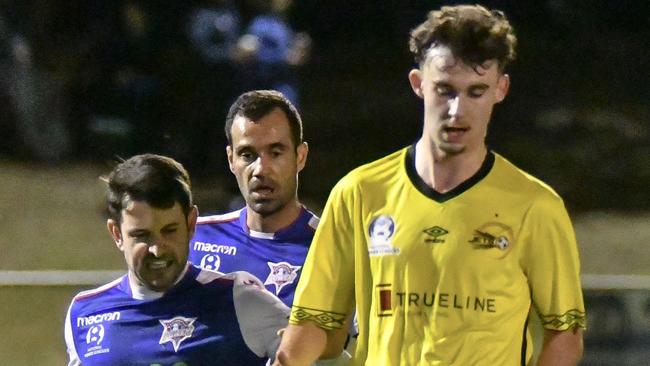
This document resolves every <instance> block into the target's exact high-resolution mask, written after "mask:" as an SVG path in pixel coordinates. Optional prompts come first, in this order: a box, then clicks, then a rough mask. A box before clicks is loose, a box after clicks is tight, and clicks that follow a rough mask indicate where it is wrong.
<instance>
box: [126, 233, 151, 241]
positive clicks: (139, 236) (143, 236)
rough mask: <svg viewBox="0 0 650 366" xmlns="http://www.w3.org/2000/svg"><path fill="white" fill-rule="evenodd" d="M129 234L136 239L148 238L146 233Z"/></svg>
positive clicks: (143, 239)
mask: <svg viewBox="0 0 650 366" xmlns="http://www.w3.org/2000/svg"><path fill="white" fill-rule="evenodd" d="M129 236H130V237H131V238H133V239H135V240H137V241H147V239H148V238H149V235H148V234H131V235H129Z"/></svg>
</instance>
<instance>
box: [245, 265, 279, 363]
mask: <svg viewBox="0 0 650 366" xmlns="http://www.w3.org/2000/svg"><path fill="white" fill-rule="evenodd" d="M234 280H235V285H234V288H233V292H234V293H233V296H234V304H235V313H236V314H237V320H238V322H239V328H240V330H241V333H242V336H243V338H244V342H245V343H246V345H247V346H248V348H249V349H250V350H251V351H253V353H255V354H256V355H257V356H259V357H270V358H273V357H275V352H276V351H277V349H278V346H279V345H280V336H278V331H279V330H280V329H283V328H285V327H286V326H287V320H288V319H289V313H290V309H289V308H288V307H287V306H286V305H285V304H284V303H283V302H282V301H281V300H280V299H279V298H277V297H276V296H275V295H273V294H272V293H270V292H269V291H267V290H266V289H265V288H264V285H263V284H262V283H261V282H260V280H259V279H257V278H256V277H255V276H253V275H251V274H250V273H248V272H235V278H234Z"/></svg>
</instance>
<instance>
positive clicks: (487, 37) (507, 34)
mask: <svg viewBox="0 0 650 366" xmlns="http://www.w3.org/2000/svg"><path fill="white" fill-rule="evenodd" d="M438 45H445V46H447V47H449V48H450V49H451V51H452V53H453V55H454V57H458V58H459V59H460V60H461V61H463V62H464V63H466V64H467V65H470V66H472V67H474V68H476V67H477V66H480V65H483V64H484V63H485V61H487V60H491V59H496V60H497V62H498V63H499V65H498V66H499V70H500V71H503V70H504V69H505V67H506V66H507V65H508V64H509V63H510V62H512V61H514V59H515V56H516V53H515V47H516V45H517V37H516V36H515V34H514V30H513V28H512V26H511V25H510V22H509V21H508V19H507V18H506V16H505V14H504V13H503V12H502V11H500V10H488V9H486V8H484V7H483V6H480V5H457V6H443V7H442V8H441V9H440V10H434V11H431V12H429V14H428V15H427V20H426V21H425V22H424V23H422V24H420V25H419V26H417V27H416V28H415V29H413V30H412V31H411V39H410V41H409V48H410V50H411V53H412V54H413V55H414V58H415V62H417V63H418V64H420V66H422V65H423V64H424V62H426V58H427V52H428V51H429V50H430V49H431V47H435V46H438Z"/></svg>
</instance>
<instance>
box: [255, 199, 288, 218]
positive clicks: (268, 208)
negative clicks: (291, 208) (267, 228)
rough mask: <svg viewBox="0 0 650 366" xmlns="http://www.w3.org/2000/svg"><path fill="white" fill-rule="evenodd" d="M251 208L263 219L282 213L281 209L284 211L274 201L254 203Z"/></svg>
mask: <svg viewBox="0 0 650 366" xmlns="http://www.w3.org/2000/svg"><path fill="white" fill-rule="evenodd" d="M249 207H250V209H251V210H253V211H254V212H255V213H256V214H258V215H260V216H263V217H266V216H271V215H273V214H274V213H276V212H278V211H280V209H282V207H281V206H280V205H278V204H277V203H275V201H272V200H265V201H257V202H252V204H249Z"/></svg>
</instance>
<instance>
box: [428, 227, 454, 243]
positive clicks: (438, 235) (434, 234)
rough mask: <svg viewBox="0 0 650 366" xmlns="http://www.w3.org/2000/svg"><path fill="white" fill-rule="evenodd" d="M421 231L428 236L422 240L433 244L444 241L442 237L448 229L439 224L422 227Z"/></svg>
mask: <svg viewBox="0 0 650 366" xmlns="http://www.w3.org/2000/svg"><path fill="white" fill-rule="evenodd" d="M422 232H423V233H425V234H427V235H428V238H426V239H424V241H425V242H427V243H434V244H437V243H444V242H445V239H443V238H442V237H443V236H445V235H447V234H449V231H447V230H446V229H443V228H441V227H440V226H432V227H430V228H428V229H424V230H423V231H422Z"/></svg>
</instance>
